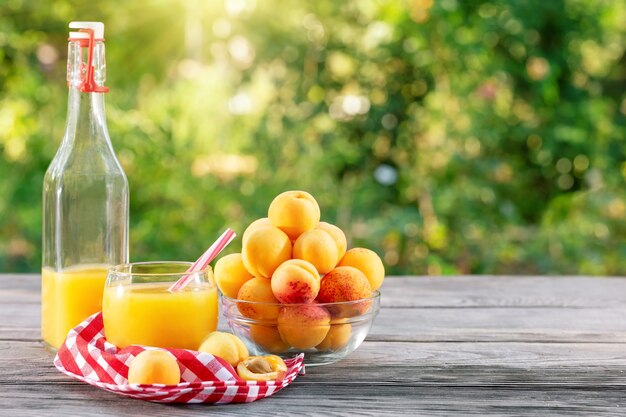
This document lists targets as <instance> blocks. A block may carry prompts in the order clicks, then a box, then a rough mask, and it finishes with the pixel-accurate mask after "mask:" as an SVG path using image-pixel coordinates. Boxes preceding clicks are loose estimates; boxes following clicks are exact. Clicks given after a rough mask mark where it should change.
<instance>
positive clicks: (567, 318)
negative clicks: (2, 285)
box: [0, 302, 626, 343]
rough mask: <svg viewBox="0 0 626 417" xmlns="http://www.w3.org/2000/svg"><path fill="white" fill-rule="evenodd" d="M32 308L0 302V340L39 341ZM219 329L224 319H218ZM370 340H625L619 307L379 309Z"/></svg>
mask: <svg viewBox="0 0 626 417" xmlns="http://www.w3.org/2000/svg"><path fill="white" fill-rule="evenodd" d="M39 317H40V309H39V306H38V305H31V304H20V303H16V302H11V303H3V304H0V340H39V337H40V331H39V320H40V318H39ZM220 325H221V328H222V329H226V328H227V326H226V321H225V319H224V318H220ZM368 339H370V340H378V341H385V340H386V341H415V342H444V341H448V342H471V341H482V342H489V341H491V342H505V341H525V342H555V343H565V342H591V343H593V342H605V343H624V342H626V307H624V308H613V307H612V308H595V307H594V308H564V307H563V308H550V307H548V308H544V307H541V308H539V307H537V308H527V309H520V308H499V307H489V308H478V307H475V308H470V309H458V308H394V309H391V308H382V309H381V310H380V313H379V314H378V316H377V317H376V319H375V321H374V326H373V327H372V330H371V331H370V333H369V335H368Z"/></svg>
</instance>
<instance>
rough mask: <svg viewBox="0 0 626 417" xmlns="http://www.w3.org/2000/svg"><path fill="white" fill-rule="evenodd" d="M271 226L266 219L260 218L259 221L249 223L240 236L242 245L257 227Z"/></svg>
mask: <svg viewBox="0 0 626 417" xmlns="http://www.w3.org/2000/svg"><path fill="white" fill-rule="evenodd" d="M271 225H272V224H271V223H270V219H268V218H267V217H261V218H260V219H256V220H255V221H253V222H252V223H250V225H249V226H248V227H247V228H246V230H244V232H243V235H242V236H241V242H242V243H243V242H245V241H246V239H247V238H248V236H249V235H250V233H252V231H253V230H254V229H256V228H257V227H259V226H271Z"/></svg>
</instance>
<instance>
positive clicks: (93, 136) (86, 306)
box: [41, 22, 129, 349]
mask: <svg viewBox="0 0 626 417" xmlns="http://www.w3.org/2000/svg"><path fill="white" fill-rule="evenodd" d="M70 28H73V29H76V31H75V32H70V37H69V42H68V58H67V60H68V65H67V69H68V73H67V81H68V89H69V94H68V110H67V121H66V126H65V133H64V135H63V139H62V141H61V145H60V146H59V150H58V151H57V153H56V155H55V156H54V159H53V160H52V162H51V163H50V166H49V167H48V170H47V171H46V175H45V177H44V184H43V233H42V235H43V242H42V252H43V253H42V255H43V256H42V299H41V307H42V308H41V311H42V320H41V334H42V338H43V341H44V343H45V344H46V345H47V346H48V347H50V348H52V349H58V348H59V347H60V345H61V344H62V343H63V340H64V339H65V336H66V335H67V333H68V332H69V330H70V329H71V328H72V327H74V326H76V325H77V324H79V323H80V322H81V321H83V320H84V319H85V318H87V316H89V315H91V314H93V313H95V312H97V311H99V310H100V309H101V308H102V293H103V290H104V282H105V278H106V271H107V268H108V267H109V266H112V265H117V264H121V263H125V262H127V261H128V202H129V197H128V182H127V180H126V176H125V174H124V171H123V170H122V168H121V166H120V164H119V162H118V160H117V158H116V156H115V153H114V151H113V147H112V145H111V140H110V138H109V133H108V130H107V125H106V116H105V109H104V94H105V93H106V92H107V91H108V89H107V88H106V87H104V81H105V68H106V65H105V58H104V55H105V54H104V25H103V24H102V23H100V22H72V23H70Z"/></svg>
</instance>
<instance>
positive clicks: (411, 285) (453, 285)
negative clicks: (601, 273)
mask: <svg viewBox="0 0 626 417" xmlns="http://www.w3.org/2000/svg"><path fill="white" fill-rule="evenodd" d="M381 294H382V304H383V305H384V306H386V307H456V308H472V307H510V308H527V307H618V306H626V279H625V278H618V277H608V278H607V277H565V276H562V277H550V276H539V277H528V276H516V277H511V276H507V277H504V276H487V275H481V276H454V277H447V276H446V277H389V278H387V279H386V280H385V281H384V283H383V286H382V288H381Z"/></svg>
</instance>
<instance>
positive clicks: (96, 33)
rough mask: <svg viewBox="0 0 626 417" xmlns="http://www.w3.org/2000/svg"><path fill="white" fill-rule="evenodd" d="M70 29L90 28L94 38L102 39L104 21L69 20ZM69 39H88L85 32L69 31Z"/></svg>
mask: <svg viewBox="0 0 626 417" xmlns="http://www.w3.org/2000/svg"><path fill="white" fill-rule="evenodd" d="M70 29H91V30H93V37H94V39H96V40H102V39H104V23H102V22H70ZM70 39H89V34H88V33H86V32H70Z"/></svg>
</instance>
